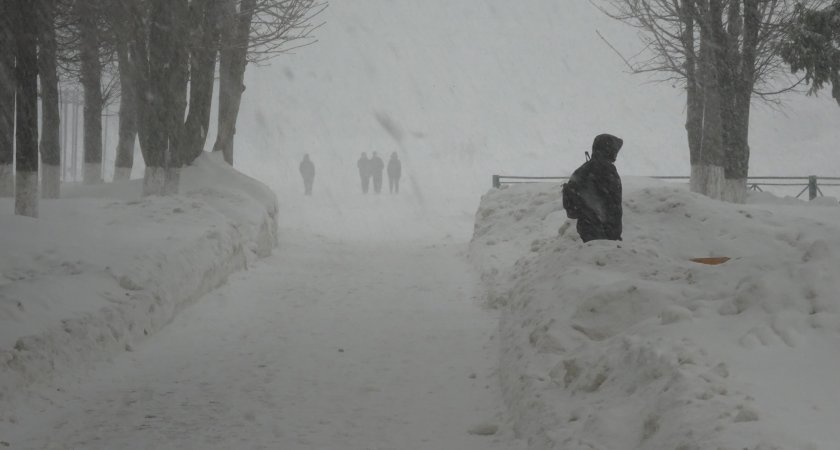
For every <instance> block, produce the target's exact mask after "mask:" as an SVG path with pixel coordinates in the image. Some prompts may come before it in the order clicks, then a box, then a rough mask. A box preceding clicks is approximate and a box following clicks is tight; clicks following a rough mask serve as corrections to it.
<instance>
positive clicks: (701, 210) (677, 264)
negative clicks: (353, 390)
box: [471, 180, 840, 450]
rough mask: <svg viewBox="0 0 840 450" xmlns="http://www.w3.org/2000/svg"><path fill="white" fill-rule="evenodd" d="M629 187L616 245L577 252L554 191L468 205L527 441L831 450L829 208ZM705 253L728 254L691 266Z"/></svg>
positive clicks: (546, 445) (507, 381)
mask: <svg viewBox="0 0 840 450" xmlns="http://www.w3.org/2000/svg"><path fill="white" fill-rule="evenodd" d="M625 184H626V186H625V188H626V194H625V220H624V222H625V234H624V239H625V241H623V242H611V241H595V242H592V243H588V244H583V243H581V242H580V241H579V239H578V238H577V234H576V233H575V232H574V230H573V228H571V229H570V228H569V227H568V225H564V222H565V220H564V216H565V214H564V212H563V211H562V204H561V201H560V196H559V186H558V185H532V186H515V187H510V188H506V189H501V190H495V191H492V192H490V193H489V194H487V195H486V196H485V197H484V198H483V199H482V203H481V207H480V208H479V210H478V212H477V216H476V232H475V235H474V238H473V241H472V243H471V255H472V258H473V260H474V261H475V263H476V264H477V265H478V266H479V268H480V269H481V270H482V273H483V274H484V277H483V278H484V282H485V288H486V289H487V293H488V301H489V302H491V303H492V304H495V305H497V306H499V307H501V308H502V313H503V314H502V323H501V328H500V333H501V345H502V354H501V369H500V374H501V379H502V384H503V391H504V393H505V397H506V401H507V403H508V406H509V408H510V410H511V412H512V415H513V416H514V419H515V421H516V423H517V432H518V433H519V434H520V435H521V436H523V437H526V438H527V439H528V441H529V448H532V449H571V450H577V449H616V450H618V449H646V450H647V449H662V448H674V449H680V450H699V449H704V448H722V449H736V448H737V449H743V448H748V449H751V450H769V449H788V448H790V449H809V450H815V449H830V448H833V447H832V446H833V445H835V443H836V442H837V438H838V436H837V431H836V427H834V426H832V425H830V424H831V423H832V422H831V421H832V420H834V421H835V423H836V420H837V418H838V417H840V409H839V408H838V407H836V406H832V402H835V401H836V397H837V396H836V395H835V394H834V393H833V391H834V389H833V382H832V380H833V379H834V375H833V374H834V373H836V371H837V369H838V368H840V367H838V366H840V364H838V363H837V358H836V350H832V348H836V346H837V345H838V344H840V299H838V297H837V292H840V281H838V280H837V279H836V278H837V277H836V276H833V275H832V273H835V272H836V267H837V266H838V263H840V238H838V236H840V227H838V225H837V224H838V223H840V220H838V219H840V208H838V207H837V201H836V200H824V201H821V202H816V203H811V204H808V203H805V202H792V201H788V202H786V203H788V204H785V205H780V204H778V203H779V202H773V203H776V204H773V205H770V204H767V203H766V202H765V201H763V200H762V202H761V204H752V205H732V204H724V203H719V202H715V201H712V200H709V199H707V198H704V197H700V196H697V195H695V194H692V193H690V192H688V191H687V189H686V188H685V187H684V186H679V185H672V184H664V183H658V182H653V181H647V180H629V181H628V182H626V183H625ZM824 205H828V206H824ZM558 230H559V233H558ZM707 256H730V257H732V258H733V259H732V260H731V261H730V262H727V263H726V264H724V265H720V266H705V265H700V264H696V263H693V262H691V261H690V259H691V258H693V257H707ZM835 275H836V273H835ZM800 379H807V380H809V383H808V385H800V384H799V383H798V382H797V381H798V380H800ZM792 386H795V387H792Z"/></svg>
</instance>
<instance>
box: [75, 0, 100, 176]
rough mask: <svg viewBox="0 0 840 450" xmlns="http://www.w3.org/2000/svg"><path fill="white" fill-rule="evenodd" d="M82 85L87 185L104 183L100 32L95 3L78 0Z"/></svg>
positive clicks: (89, 0)
mask: <svg viewBox="0 0 840 450" xmlns="http://www.w3.org/2000/svg"><path fill="white" fill-rule="evenodd" d="M77 7H78V14H79V32H80V35H81V36H80V40H81V42H80V57H81V82H82V87H83V88H84V91H85V106H84V124H83V129H84V136H83V142H84V152H85V168H84V182H85V184H96V183H101V182H102V67H101V65H100V64H99V30H98V24H97V19H96V18H97V13H96V10H95V7H94V5H93V4H92V0H79V3H78V6H77Z"/></svg>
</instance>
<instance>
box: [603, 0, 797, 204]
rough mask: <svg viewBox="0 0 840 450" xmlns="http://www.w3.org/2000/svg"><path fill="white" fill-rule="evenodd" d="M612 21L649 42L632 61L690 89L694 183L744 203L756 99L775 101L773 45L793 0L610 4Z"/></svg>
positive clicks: (611, 0)
mask: <svg viewBox="0 0 840 450" xmlns="http://www.w3.org/2000/svg"><path fill="white" fill-rule="evenodd" d="M605 1H606V2H607V3H608V4H609V8H607V7H604V8H602V10H604V11H605V12H606V13H607V14H608V15H609V16H610V17H613V18H615V19H618V20H621V21H622V22H624V23H627V24H630V25H632V26H634V27H636V28H637V29H638V30H639V31H640V33H639V36H640V38H641V39H642V42H643V44H644V49H645V51H643V52H642V53H641V54H640V55H642V56H640V57H638V58H636V59H635V60H634V61H629V60H626V59H625V61H627V63H628V64H629V66H630V67H631V69H632V71H633V72H635V73H650V74H654V76H658V77H659V79H661V80H667V81H670V82H675V83H683V84H684V86H685V88H686V131H687V136H688V146H689V153H690V160H691V167H692V174H691V178H692V180H691V186H692V190H694V191H695V192H700V193H703V194H705V195H708V196H710V197H713V198H723V199H726V200H729V201H734V202H742V201H744V199H745V197H746V178H747V174H748V170H749V154H750V149H749V143H748V136H749V113H750V105H751V102H752V99H753V98H755V97H757V98H760V99H763V100H768V101H770V100H771V99H772V98H773V95H775V94H779V93H781V92H784V91H785V90H787V89H790V88H791V87H787V88H784V89H781V90H775V92H769V91H773V89H770V87H771V86H773V85H774V83H777V82H778V79H779V75H780V74H782V73H783V71H782V70H781V69H782V64H781V60H780V58H779V57H778V55H777V54H776V52H775V51H774V50H775V46H776V44H777V43H778V41H779V39H780V37H781V36H783V35H784V33H785V31H786V29H787V27H788V26H789V22H790V18H791V14H792V11H793V2H792V1H788V0H605Z"/></svg>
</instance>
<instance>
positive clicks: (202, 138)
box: [182, 0, 224, 164]
mask: <svg viewBox="0 0 840 450" xmlns="http://www.w3.org/2000/svg"><path fill="white" fill-rule="evenodd" d="M222 1H224V0H197V1H193V2H192V4H191V5H190V34H191V36H190V105H189V107H190V109H189V111H190V112H189V115H188V116H187V121H186V125H185V130H184V132H185V138H184V146H183V151H184V153H183V157H182V160H183V163H184V164H190V163H192V162H193V161H194V160H195V159H196V158H198V156H199V155H201V152H203V151H204V144H205V143H206V142H207V129H208V128H209V126H210V109H211V106H212V104H213V85H214V83H215V76H216V54H217V52H218V48H219V38H220V35H221V28H220V20H221V11H222Z"/></svg>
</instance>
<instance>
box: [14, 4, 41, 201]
mask: <svg viewBox="0 0 840 450" xmlns="http://www.w3.org/2000/svg"><path fill="white" fill-rule="evenodd" d="M12 3H13V6H12V9H13V11H12V14H11V15H12V20H13V27H14V35H15V37H16V41H17V46H16V48H17V55H16V63H15V75H16V77H15V78H16V80H17V90H16V93H15V96H16V101H15V104H16V110H15V113H16V121H17V125H16V127H15V145H16V148H15V214H18V215H21V216H30V217H38V31H37V30H38V17H37V8H33V7H32V5H31V3H30V0H13V1H12Z"/></svg>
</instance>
